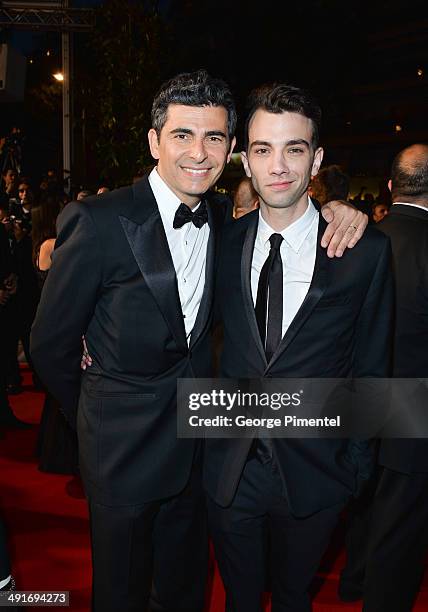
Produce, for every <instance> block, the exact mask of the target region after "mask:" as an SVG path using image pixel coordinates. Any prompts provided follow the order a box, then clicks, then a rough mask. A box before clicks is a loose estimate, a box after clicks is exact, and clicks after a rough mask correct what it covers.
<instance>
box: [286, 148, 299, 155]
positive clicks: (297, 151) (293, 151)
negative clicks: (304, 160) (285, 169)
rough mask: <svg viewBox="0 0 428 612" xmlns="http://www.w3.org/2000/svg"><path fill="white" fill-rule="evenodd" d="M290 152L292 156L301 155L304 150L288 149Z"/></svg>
mask: <svg viewBox="0 0 428 612" xmlns="http://www.w3.org/2000/svg"><path fill="white" fill-rule="evenodd" d="M288 152H289V153H291V154H292V155H299V154H300V153H303V149H302V148H301V147H293V148H292V149H288Z"/></svg>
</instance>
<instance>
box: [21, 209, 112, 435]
mask: <svg viewBox="0 0 428 612" xmlns="http://www.w3.org/2000/svg"><path fill="white" fill-rule="evenodd" d="M101 284H102V260H101V249H100V245H99V238H98V235H97V231H96V226H95V224H94V221H93V219H92V216H91V213H90V210H89V207H88V206H87V205H85V204H83V203H71V204H69V205H67V206H66V208H65V209H64V211H63V212H62V213H61V215H60V216H59V218H58V238H57V240H56V243H55V249H54V252H53V254H52V266H51V268H50V270H49V274H48V277H47V279H46V282H45V285H44V287H43V291H42V296H41V300H40V304H39V307H38V310H37V314H36V318H35V320H34V323H33V328H32V333H31V355H32V358H33V362H34V366H35V369H36V370H37V373H38V374H39V376H40V378H41V379H42V381H43V382H44V383H45V385H46V386H47V388H48V389H49V391H50V392H51V393H52V395H53V396H54V397H56V398H57V400H58V401H59V402H60V404H61V408H62V410H63V412H64V414H65V416H66V417H67V419H68V421H69V422H70V424H71V425H72V426H75V423H76V415H77V406H78V401H79V394H80V379H81V368H80V361H81V356H82V335H83V334H84V333H85V331H86V329H87V327H88V324H89V322H90V320H91V318H92V316H93V313H94V310H95V305H96V301H97V295H98V292H99V290H100V287H101Z"/></svg>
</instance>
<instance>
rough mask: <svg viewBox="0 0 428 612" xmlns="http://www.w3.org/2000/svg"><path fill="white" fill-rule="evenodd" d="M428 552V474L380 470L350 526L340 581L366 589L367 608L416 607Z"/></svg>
mask: <svg viewBox="0 0 428 612" xmlns="http://www.w3.org/2000/svg"><path fill="white" fill-rule="evenodd" d="M427 551H428V474H402V473H400V472H395V471H394V470H390V469H388V468H383V469H382V470H381V473H380V477H379V480H378V484H377V487H376V491H375V494H374V497H373V498H372V500H371V502H370V503H367V506H366V508H365V509H364V511H363V512H362V513H360V514H359V515H357V517H356V518H355V519H354V522H353V524H352V525H351V531H350V534H349V537H348V546H347V552H348V561H347V566H346V568H345V570H344V571H343V572H342V577H341V580H344V581H345V586H346V584H349V585H351V586H352V587H357V586H358V585H359V586H360V588H361V591H362V593H363V602H364V603H363V610H364V612H384V611H385V610H388V612H411V610H412V607H413V603H414V600H415V598H416V595H417V593H418V589H419V586H420V583H421V580H422V577H423V572H424V561H425V556H426V554H427Z"/></svg>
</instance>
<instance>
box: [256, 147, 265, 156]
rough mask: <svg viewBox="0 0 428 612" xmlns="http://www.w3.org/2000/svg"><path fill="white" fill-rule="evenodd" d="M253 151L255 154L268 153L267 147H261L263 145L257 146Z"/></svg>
mask: <svg viewBox="0 0 428 612" xmlns="http://www.w3.org/2000/svg"><path fill="white" fill-rule="evenodd" d="M254 152H255V154H256V155H266V153H268V149H266V148H263V147H259V148H258V149H256V150H255V151H254Z"/></svg>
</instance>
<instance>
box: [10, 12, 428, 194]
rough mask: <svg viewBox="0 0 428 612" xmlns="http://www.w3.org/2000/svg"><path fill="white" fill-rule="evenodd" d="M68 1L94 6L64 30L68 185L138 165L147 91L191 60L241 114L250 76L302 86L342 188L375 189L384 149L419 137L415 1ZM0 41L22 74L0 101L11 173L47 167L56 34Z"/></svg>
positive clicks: (425, 17) (426, 90)
mask: <svg viewBox="0 0 428 612" xmlns="http://www.w3.org/2000/svg"><path fill="white" fill-rule="evenodd" d="M72 5H73V6H78V5H79V6H87V7H92V8H95V10H96V11H97V17H96V27H95V29H94V31H93V32H91V33H90V34H77V35H74V60H75V61H74V82H73V92H74V96H73V97H74V137H75V138H74V168H73V179H74V182H75V184H86V185H93V184H95V183H97V182H98V183H99V182H100V181H104V182H109V183H110V184H111V185H117V184H123V183H126V182H128V181H129V180H131V179H132V177H133V176H134V175H135V174H136V173H137V172H139V171H140V170H141V168H142V167H143V166H144V165H145V164H148V163H150V156H149V155H148V151H147V146H146V136H145V134H146V131H147V129H148V127H149V124H150V120H149V111H150V104H151V100H152V97H153V94H154V93H155V91H156V89H157V88H158V86H159V84H160V83H161V82H162V81H163V80H165V79H166V78H168V77H170V76H172V75H174V74H175V73H177V72H179V71H187V70H193V69H196V68H200V67H204V68H207V69H208V71H209V72H211V73H212V74H214V75H216V76H221V77H223V78H224V79H225V80H226V81H228V83H229V84H230V85H231V87H232V89H233V91H234V93H235V95H236V99H237V102H238V109H239V111H240V114H241V116H242V113H243V108H244V101H245V97H246V94H247V93H248V91H249V90H250V89H251V88H252V87H254V86H256V85H258V84H260V83H263V82H267V81H274V80H276V81H285V82H289V83H292V84H296V85H300V86H304V87H306V88H309V89H311V90H312V91H313V92H314V93H315V95H316V96H317V98H318V100H319V101H320V103H321V106H322V108H323V112H324V129H323V134H322V141H323V144H324V146H325V148H326V159H325V163H327V164H328V163H340V164H341V165H342V166H343V168H344V169H345V170H346V171H348V172H349V173H350V174H351V176H352V177H353V179H354V180H353V187H354V189H356V188H357V187H358V186H359V185H361V184H365V185H367V183H368V182H370V181H371V183H370V184H371V185H373V186H374V188H375V187H376V181H379V180H380V179H382V178H386V177H387V175H388V169H389V166H390V163H391V159H392V157H393V155H394V154H395V153H396V152H397V151H398V150H400V149H401V148H403V147H404V146H406V145H408V144H411V143H413V142H418V141H427V140H428V121H427V110H428V95H427V94H428V85H427V84H428V80H427V79H428V76H427V75H428V8H427V2H426V0H425V1H419V0H411V1H409V2H403V1H402V0H401V1H398V0H389V1H388V2H386V1H382V0H374V1H372V2H356V1H353V0H350V1H343V0H342V1H338V0H300V1H299V2H287V1H282V2H281V1H278V0H277V1H273V0H263V1H262V2H258V3H250V2H243V1H236V2H232V1H231V0H228V1H226V0H217V1H211V2H209V1H207V0H198V1H192V0H182V1H178V0H170V1H163V2H144V1H140V2H133V1H131V0H121V1H120V2H119V0H106V1H104V2H95V1H93V2H90V0H87V1H86V2H85V1H84V0H82V1H81V2H73V3H72ZM1 36H2V39H3V42H5V41H8V42H10V43H12V44H14V46H17V47H19V48H20V49H21V51H22V52H23V53H24V54H25V55H26V57H27V81H26V99H25V102H23V103H15V104H13V105H11V104H2V105H1V106H0V109H1V111H2V112H1V117H0V133H5V132H7V130H8V129H9V128H10V127H11V125H13V124H19V125H20V126H21V127H22V128H23V130H24V132H25V139H26V140H25V149H24V153H25V158H24V163H25V170H26V172H28V173H29V174H31V175H34V176H36V175H38V174H40V173H41V172H43V171H44V170H45V169H46V168H47V167H48V166H49V165H53V166H55V167H57V168H59V167H60V165H61V85H60V84H58V83H55V82H53V79H52V76H51V75H52V73H53V72H55V71H56V70H57V69H59V68H60V66H61V53H60V35H59V34H58V33H55V32H48V33H47V32H39V33H31V34H30V33H16V32H11V31H7V30H3V32H2V33H1ZM48 50H49V51H50V53H49V56H47V55H46V53H47V51H48ZM238 136H239V137H240V132H238ZM239 140H240V138H239ZM238 150H239V149H238ZM230 172H231V171H230V170H229V174H230ZM234 172H235V173H236V172H238V171H237V170H235V171H233V170H232V174H233V173H234ZM226 176H227V174H226Z"/></svg>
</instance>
